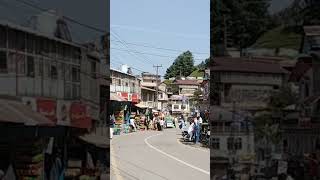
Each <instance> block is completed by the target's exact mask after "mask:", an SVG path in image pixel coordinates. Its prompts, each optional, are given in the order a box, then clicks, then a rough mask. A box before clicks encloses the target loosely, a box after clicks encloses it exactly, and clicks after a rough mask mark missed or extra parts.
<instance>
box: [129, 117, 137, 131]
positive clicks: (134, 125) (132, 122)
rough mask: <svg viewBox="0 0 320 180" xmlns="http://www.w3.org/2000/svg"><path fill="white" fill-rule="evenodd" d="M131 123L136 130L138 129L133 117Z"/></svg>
mask: <svg viewBox="0 0 320 180" xmlns="http://www.w3.org/2000/svg"><path fill="white" fill-rule="evenodd" d="M130 125H131V126H132V127H133V129H134V131H137V128H136V124H135V122H134V119H133V118H130Z"/></svg>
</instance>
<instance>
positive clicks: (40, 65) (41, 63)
mask: <svg viewBox="0 0 320 180" xmlns="http://www.w3.org/2000/svg"><path fill="white" fill-rule="evenodd" d="M38 68H39V76H43V60H42V59H39V66H38Z"/></svg>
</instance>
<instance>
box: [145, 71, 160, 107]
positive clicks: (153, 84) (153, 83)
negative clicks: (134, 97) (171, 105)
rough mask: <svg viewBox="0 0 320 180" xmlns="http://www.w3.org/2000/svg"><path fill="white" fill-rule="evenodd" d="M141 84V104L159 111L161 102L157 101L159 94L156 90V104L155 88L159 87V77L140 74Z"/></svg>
mask: <svg viewBox="0 0 320 180" xmlns="http://www.w3.org/2000/svg"><path fill="white" fill-rule="evenodd" d="M141 78H142V82H141V96H142V103H143V105H145V106H148V107H149V108H153V109H156V110H160V109H161V101H159V94H161V92H160V90H159V88H158V104H157V103H156V100H157V86H159V85H160V80H161V79H160V78H161V76H160V75H158V76H157V75H155V74H151V73H142V74H141Z"/></svg>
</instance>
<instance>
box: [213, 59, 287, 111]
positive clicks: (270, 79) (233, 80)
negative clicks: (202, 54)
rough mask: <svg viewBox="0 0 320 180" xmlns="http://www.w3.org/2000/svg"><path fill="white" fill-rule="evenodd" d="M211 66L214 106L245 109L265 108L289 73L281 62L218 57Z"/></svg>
mask: <svg viewBox="0 0 320 180" xmlns="http://www.w3.org/2000/svg"><path fill="white" fill-rule="evenodd" d="M213 61H214V63H213V66H212V67H211V72H210V76H211V77H210V79H211V82H212V84H210V92H211V93H210V95H211V98H210V99H211V103H212V105H219V106H222V107H225V108H229V109H230V108H231V107H232V105H233V103H234V102H235V103H236V104H237V108H239V109H243V110H252V111H255V110H259V109H263V108H265V107H266V105H267V102H268V100H269V96H270V93H272V92H273V91H275V90H278V89H279V88H280V87H281V86H282V85H283V83H284V82H285V80H286V76H287V74H288V72H287V71H286V70H285V69H283V68H282V67H281V66H280V64H279V63H277V62H275V61H272V59H269V60H267V61H266V59H265V58H263V59H262V58H249V57H248V58H247V57H242V58H229V57H221V58H215V59H214V60H213Z"/></svg>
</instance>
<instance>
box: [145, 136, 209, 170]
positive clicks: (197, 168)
mask: <svg viewBox="0 0 320 180" xmlns="http://www.w3.org/2000/svg"><path fill="white" fill-rule="evenodd" d="M162 134H163V133H160V134H156V135H152V136H149V137H147V138H145V139H144V142H145V143H146V144H147V145H148V146H149V147H150V148H152V149H154V150H156V151H158V152H159V153H161V154H163V155H166V156H167V157H169V158H171V159H174V160H176V161H178V162H180V163H182V164H184V165H186V166H189V167H191V168H193V169H195V170H198V171H200V172H202V173H204V174H207V175H210V172H208V171H206V170H203V169H201V168H199V167H196V166H193V165H191V164H189V163H187V162H184V161H182V160H180V159H178V158H176V157H174V156H172V155H170V154H167V153H165V152H163V151H161V150H160V149H158V148H156V147H154V146H152V145H151V144H150V143H149V142H148V139H150V138H153V137H155V136H160V135H162Z"/></svg>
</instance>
